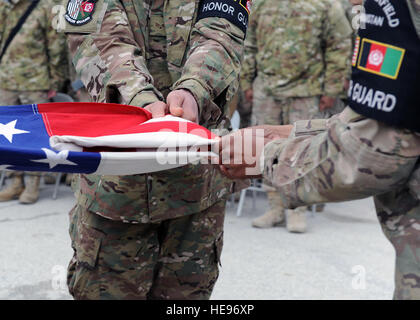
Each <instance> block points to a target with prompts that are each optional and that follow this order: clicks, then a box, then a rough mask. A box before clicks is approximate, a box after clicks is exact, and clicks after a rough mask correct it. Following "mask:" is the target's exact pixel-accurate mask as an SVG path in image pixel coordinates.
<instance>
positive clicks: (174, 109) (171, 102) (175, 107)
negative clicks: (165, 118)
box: [166, 92, 184, 117]
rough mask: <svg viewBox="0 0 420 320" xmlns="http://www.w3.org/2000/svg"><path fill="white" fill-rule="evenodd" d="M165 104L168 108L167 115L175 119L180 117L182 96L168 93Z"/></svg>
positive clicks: (176, 93)
mask: <svg viewBox="0 0 420 320" xmlns="http://www.w3.org/2000/svg"><path fill="white" fill-rule="evenodd" d="M166 102H167V103H168V106H169V113H170V114H172V115H173V116H175V117H182V115H183V114H184V110H183V108H182V105H183V104H184V96H183V95H182V94H179V93H178V92H175V93H170V94H169V95H168V98H167V99H166Z"/></svg>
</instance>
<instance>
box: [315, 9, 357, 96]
mask: <svg viewBox="0 0 420 320" xmlns="http://www.w3.org/2000/svg"><path fill="white" fill-rule="evenodd" d="M322 36H323V41H324V43H325V52H324V61H325V77H324V94H325V95H326V96H329V97H337V96H339V95H340V93H342V92H343V90H344V89H343V87H344V81H345V79H346V77H347V75H348V70H349V69H350V63H351V57H350V55H351V40H352V29H351V26H350V23H349V21H348V20H347V18H346V14H345V12H344V9H343V7H342V5H341V4H340V2H338V1H331V2H330V6H328V8H327V10H326V20H325V26H324V30H323V35H322Z"/></svg>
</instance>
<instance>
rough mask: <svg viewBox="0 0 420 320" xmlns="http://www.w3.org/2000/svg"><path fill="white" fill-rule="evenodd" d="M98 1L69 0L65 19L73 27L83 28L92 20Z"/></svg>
mask: <svg viewBox="0 0 420 320" xmlns="http://www.w3.org/2000/svg"><path fill="white" fill-rule="evenodd" d="M95 6H96V0H87V1H86V0H69V1H68V3H67V8H66V14H65V15H64V18H65V19H66V21H67V22H68V23H70V24H71V25H73V26H82V25H84V24H86V23H88V22H90V21H91V20H92V15H93V13H94V12H95Z"/></svg>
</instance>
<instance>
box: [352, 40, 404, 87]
mask: <svg viewBox="0 0 420 320" xmlns="http://www.w3.org/2000/svg"><path fill="white" fill-rule="evenodd" d="M404 53H405V49H403V48H399V47H396V46H392V45H389V44H386V43H382V42H378V41H373V40H369V39H363V40H362V45H361V51H360V56H359V63H358V65H357V67H358V68H359V69H360V70H363V71H366V72H370V73H374V74H376V75H379V76H382V77H386V78H389V79H393V80H395V79H397V78H398V74H399V72H400V68H401V64H402V61H403V59H404Z"/></svg>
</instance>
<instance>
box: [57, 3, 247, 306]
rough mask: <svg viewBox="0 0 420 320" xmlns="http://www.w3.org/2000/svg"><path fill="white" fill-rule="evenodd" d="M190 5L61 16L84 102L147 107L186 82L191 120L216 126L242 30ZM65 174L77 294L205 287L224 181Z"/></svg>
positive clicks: (206, 291) (196, 293)
mask: <svg viewBox="0 0 420 320" xmlns="http://www.w3.org/2000/svg"><path fill="white" fill-rule="evenodd" d="M198 5H199V1H194V0H176V1H166V0H165V1H164V0H158V1H155V0H153V1H151V0H150V1H141V0H120V1H117V0H100V1H97V2H96V8H95V14H94V15H93V18H92V21H90V22H89V23H87V24H85V25H83V26H72V25H70V24H68V23H66V26H65V32H67V33H68V34H69V37H68V38H69V46H70V51H71V53H72V55H73V63H74V65H75V67H76V70H77V72H78V73H79V74H80V77H81V79H82V81H83V82H84V84H85V86H86V88H87V90H88V91H89V93H90V95H91V96H92V98H93V100H94V101H97V102H117V103H123V104H129V105H134V106H138V107H145V106H147V105H148V104H150V103H153V102H156V101H159V100H164V98H165V97H166V95H167V94H168V93H169V92H170V91H171V90H174V89H186V90H189V91H190V92H191V93H192V94H193V96H194V97H195V99H196V101H197V103H198V107H199V112H200V123H201V124H202V125H205V126H206V127H208V128H220V127H223V126H224V124H226V123H227V122H226V118H225V116H224V114H225V113H226V111H227V102H228V101H229V100H230V99H231V98H232V97H233V95H234V94H235V91H236V90H237V87H238V74H239V70H240V61H241V58H242V54H243V38H244V33H243V32H242V31H241V30H240V29H239V28H238V27H236V26H235V25H234V24H232V23H230V22H229V21H228V20H225V19H220V18H213V17H210V18H204V19H201V20H198V21H197V19H196V17H197V11H198ZM111 44H112V45H111ZM216 101H217V103H216ZM74 182H75V183H74V189H75V190H76V197H77V205H76V207H75V208H74V209H73V210H72V212H71V226H70V234H71V238H72V246H73V248H74V257H73V259H72V261H71V263H70V266H69V274H68V283H69V288H70V292H71V293H72V294H73V295H74V297H75V298H80V299H98V298H101V299H146V298H150V299H208V298H209V297H210V294H211V292H212V289H213V286H214V284H215V281H216V279H217V277H218V263H219V261H220V253H221V250H222V243H223V220H224V209H225V202H226V198H227V195H228V194H229V193H230V192H231V191H232V189H233V184H232V182H231V181H228V180H226V179H225V178H223V177H222V176H221V174H220V173H219V172H218V170H217V169H216V168H214V167H212V166H209V165H188V166H184V167H181V168H177V169H173V170H168V171H163V172H157V173H153V174H144V175H131V176H94V175H82V176H80V178H79V179H78V180H74Z"/></svg>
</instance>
